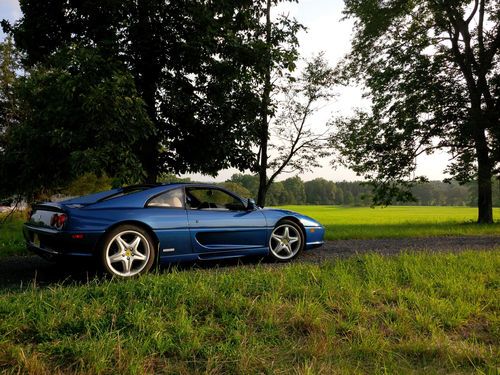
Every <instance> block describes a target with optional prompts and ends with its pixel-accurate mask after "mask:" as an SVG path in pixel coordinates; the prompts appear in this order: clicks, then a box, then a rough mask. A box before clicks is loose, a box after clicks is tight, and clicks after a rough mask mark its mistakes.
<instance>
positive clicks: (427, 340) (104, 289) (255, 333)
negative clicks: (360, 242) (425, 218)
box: [0, 248, 500, 374]
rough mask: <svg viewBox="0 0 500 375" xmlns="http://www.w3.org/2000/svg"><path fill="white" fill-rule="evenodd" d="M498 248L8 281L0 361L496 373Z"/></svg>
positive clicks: (124, 367) (219, 369)
mask: <svg viewBox="0 0 500 375" xmlns="http://www.w3.org/2000/svg"><path fill="white" fill-rule="evenodd" d="M498 250H500V248H499V249H497V250H496V251H483V252H465V253H460V254H455V255H453V254H439V255H432V254H426V253H419V254H403V255H400V256H395V257H386V258H384V257H381V256H378V255H367V256H360V257H354V258H350V259H347V260H337V261H331V262H328V263H324V264H322V265H312V264H291V265H287V266H284V267H270V266H256V267H242V268H234V269H223V270H220V269H216V270H195V271H187V272H186V271H184V272H182V271H179V272H178V271H175V270H173V271H171V272H166V273H163V274H159V275H148V276H145V277H142V278H139V279H136V280H128V281H95V282H90V283H89V284H87V285H84V286H80V287H78V286H62V285H59V286H57V285H56V286H53V287H50V288H46V289H38V288H36V287H31V288H28V289H27V290H23V291H19V290H18V291H15V290H11V291H10V292H6V293H4V294H3V295H0V372H1V371H3V372H5V373H12V374H14V373H16V374H17V373H19V372H26V373H33V374H53V373H57V372H62V373H85V374H94V373H100V374H115V373H120V374H142V373H179V374H191V373H210V374H224V373H226V374H250V373H276V374H285V373H286V374H288V373H292V374H293V373H300V374H321V373H323V374H344V373H370V374H378V373H394V374H401V373H407V374H411V373H415V374H417V373H421V374H429V373H438V374H439V373H442V374H444V373H471V372H478V373H491V374H495V373H497V371H498V368H499V366H500V363H499V358H500V351H499V350H500V346H499V337H500V317H499V314H498V312H499V310H500V293H499V292H500V290H499V288H500V252H499V251H498Z"/></svg>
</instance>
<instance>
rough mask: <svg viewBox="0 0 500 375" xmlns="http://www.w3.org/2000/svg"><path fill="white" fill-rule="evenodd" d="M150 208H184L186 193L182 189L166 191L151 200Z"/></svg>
mask: <svg viewBox="0 0 500 375" xmlns="http://www.w3.org/2000/svg"><path fill="white" fill-rule="evenodd" d="M148 207H170V208H184V192H183V190H182V189H173V190H169V191H166V192H165V193H163V194H160V195H158V196H156V197H154V198H153V199H151V200H150V201H149V203H148Z"/></svg>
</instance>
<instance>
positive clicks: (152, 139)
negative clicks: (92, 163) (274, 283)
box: [3, 0, 280, 182]
mask: <svg viewBox="0 0 500 375" xmlns="http://www.w3.org/2000/svg"><path fill="white" fill-rule="evenodd" d="M20 5H21V9H22V11H23V17H22V18H21V19H20V20H19V21H18V22H16V24H14V25H9V24H8V23H6V22H4V23H3V26H4V29H5V30H6V31H8V32H9V33H10V34H12V35H13V36H14V38H15V40H16V44H17V45H18V47H19V48H20V49H21V50H22V51H23V52H24V53H25V54H26V58H25V59H24V62H25V64H26V65H28V66H34V65H37V64H42V65H44V66H46V65H47V62H48V60H49V59H50V57H51V56H52V55H53V54H54V53H57V52H58V51H60V50H61V49H66V48H68V46H71V45H73V44H75V43H77V44H78V45H80V46H83V47H86V48H95V49H96V50H97V51H98V53H99V54H100V55H101V56H102V58H104V59H106V60H108V59H109V60H112V61H119V62H122V63H123V65H124V66H125V67H126V68H127V71H128V72H129V73H130V74H131V75H132V76H133V78H134V84H135V86H136V89H137V92H138V93H139V95H140V97H141V99H142V100H143V101H144V103H145V105H146V110H147V113H148V117H149V121H150V122H152V123H153V124H154V129H155V132H153V133H150V134H149V136H148V138H147V139H146V141H141V142H138V143H136V144H135V145H134V153H135V155H137V156H138V158H139V159H140V161H141V164H142V167H143V168H144V170H145V172H146V176H145V179H147V180H148V182H156V180H157V177H158V176H159V175H160V174H161V173H162V172H167V173H183V172H187V171H190V172H203V173H206V174H216V173H217V172H218V171H219V170H220V169H224V168H228V167H237V168H239V169H244V168H249V167H251V164H252V163H253V159H252V158H253V154H252V153H251V145H252V144H253V143H252V142H253V140H254V137H253V134H254V132H255V124H256V121H258V113H257V112H258V109H259V105H260V99H259V95H258V93H257V91H256V88H255V86H256V85H258V84H259V77H260V65H261V62H262V55H263V51H264V50H265V46H264V44H265V43H264V42H263V40H262V38H261V35H262V28H261V25H260V18H261V17H262V15H263V10H262V6H261V2H260V1H253V0H239V1H232V0H222V1H216V2H212V1H209V2H206V1H203V2H200V1H198V0H188V1H163V0H151V1H140V2H137V1H135V0H125V1H115V0H104V1H99V2H95V1H94V0H84V1H65V2H61V1H58V0H50V1H44V2H33V1H30V0H21V1H20ZM273 43H280V42H279V40H278V39H277V38H276V39H273V40H271V44H273ZM277 51H278V49H277ZM273 58H274V56H273ZM207 155H209V157H207Z"/></svg>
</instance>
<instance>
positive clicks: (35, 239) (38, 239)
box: [33, 233, 40, 247]
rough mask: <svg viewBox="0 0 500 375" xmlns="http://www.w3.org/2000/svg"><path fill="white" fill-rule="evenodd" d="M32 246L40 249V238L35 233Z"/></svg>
mask: <svg viewBox="0 0 500 375" xmlns="http://www.w3.org/2000/svg"><path fill="white" fill-rule="evenodd" d="M33 245H35V246H36V247H40V237H38V234H36V233H35V234H34V235H33Z"/></svg>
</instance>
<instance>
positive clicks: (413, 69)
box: [333, 0, 500, 222]
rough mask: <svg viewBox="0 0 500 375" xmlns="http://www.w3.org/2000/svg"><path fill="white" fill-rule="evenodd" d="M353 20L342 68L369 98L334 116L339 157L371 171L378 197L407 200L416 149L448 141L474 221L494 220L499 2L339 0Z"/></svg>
mask: <svg viewBox="0 0 500 375" xmlns="http://www.w3.org/2000/svg"><path fill="white" fill-rule="evenodd" d="M345 5H346V8H345V15H346V17H347V18H352V19H354V21H355V23H354V24H355V35H354V39H353V46H352V51H351V53H350V55H348V56H347V59H346V61H345V62H344V65H343V66H341V67H340V71H341V73H342V74H343V76H344V78H347V79H354V80H358V81H360V82H362V83H363V84H364V85H365V87H366V89H367V96H368V98H369V99H370V100H371V102H372V108H371V111H370V112H364V111H358V112H357V113H356V114H355V115H354V116H352V117H351V118H346V119H340V120H338V121H337V124H336V125H337V126H338V132H337V134H336V135H335V137H334V138H333V144H334V146H335V147H336V148H337V149H338V150H339V151H340V156H341V161H342V162H343V163H344V164H346V165H348V166H349V167H350V168H352V169H353V170H354V171H356V172H357V173H358V174H360V175H364V176H365V177H366V178H368V179H370V181H371V182H372V183H373V186H374V188H375V190H374V192H375V194H374V196H373V198H374V200H375V202H376V203H383V204H389V203H391V202H392V201H398V200H410V199H412V195H411V192H410V188H411V186H413V185H414V184H415V183H417V182H422V181H424V180H425V178H423V177H422V176H416V175H415V174H414V172H415V168H416V163H415V159H416V158H417V157H418V156H419V155H422V154H425V153H432V152H433V150H436V149H440V148H441V149H442V148H444V149H447V150H450V151H451V153H452V155H453V160H452V162H451V164H450V166H449V168H448V172H450V173H451V174H452V175H453V177H454V178H455V179H456V180H458V181H461V182H467V181H471V180H476V181H477V182H478V207H479V214H478V221H479V222H491V221H492V216H491V214H492V211H491V179H492V174H495V173H498V163H499V162H500V157H499V151H498V150H499V145H500V142H499V139H500V138H499V130H498V129H500V115H499V114H500V97H499V94H500V90H499V87H500V86H499V83H500V67H499V62H500V59H499V49H500V17H499V14H500V4H499V3H498V2H485V1H484V0H475V1H470V0H467V1H466V0H460V1H455V2H449V1H433V0H432V1H431V0H426V1H420V2H415V1H412V0H391V1H386V2H376V1H368V0H367V1H358V0H346V1H345Z"/></svg>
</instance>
